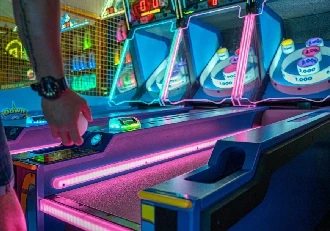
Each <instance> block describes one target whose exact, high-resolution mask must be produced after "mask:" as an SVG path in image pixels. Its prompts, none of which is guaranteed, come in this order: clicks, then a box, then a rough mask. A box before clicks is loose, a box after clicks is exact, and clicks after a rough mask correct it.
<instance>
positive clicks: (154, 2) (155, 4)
mask: <svg viewBox="0 0 330 231" xmlns="http://www.w3.org/2000/svg"><path fill="white" fill-rule="evenodd" d="M152 7H153V8H154V9H157V8H158V7H159V0H152Z"/></svg>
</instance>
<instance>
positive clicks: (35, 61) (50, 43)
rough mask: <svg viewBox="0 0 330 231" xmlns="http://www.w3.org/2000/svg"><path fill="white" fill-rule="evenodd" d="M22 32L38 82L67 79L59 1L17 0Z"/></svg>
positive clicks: (23, 41)
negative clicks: (63, 59)
mask: <svg viewBox="0 0 330 231" xmlns="http://www.w3.org/2000/svg"><path fill="white" fill-rule="evenodd" d="M13 7H14V14H15V19H16V24H17V27H18V33H19V36H20V39H21V41H22V44H23V46H24V47H25V49H26V51H27V54H28V56H29V59H30V62H31V64H32V67H33V70H34V72H35V74H36V77H37V80H39V81H40V78H41V77H45V76H49V75H50V76H53V77H55V78H62V77H63V76H64V70H63V62H62V53H61V39H60V38H61V37H60V36H61V35H60V12H61V11H60V1H59V0H13Z"/></svg>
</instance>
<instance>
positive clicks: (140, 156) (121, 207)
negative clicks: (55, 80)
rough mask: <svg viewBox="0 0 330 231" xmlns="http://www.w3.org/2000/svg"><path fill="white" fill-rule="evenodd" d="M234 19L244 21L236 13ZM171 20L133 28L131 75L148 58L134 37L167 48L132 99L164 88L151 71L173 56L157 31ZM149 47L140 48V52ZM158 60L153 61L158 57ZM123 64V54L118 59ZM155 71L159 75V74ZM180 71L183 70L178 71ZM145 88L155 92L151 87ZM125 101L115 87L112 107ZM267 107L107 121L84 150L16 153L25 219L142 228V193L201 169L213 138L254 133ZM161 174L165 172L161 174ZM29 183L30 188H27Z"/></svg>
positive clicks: (45, 226)
mask: <svg viewBox="0 0 330 231" xmlns="http://www.w3.org/2000/svg"><path fill="white" fill-rule="evenodd" d="M138 4H139V3H138ZM142 4H143V3H142ZM237 13H238V10H237ZM237 15H238V14H237ZM235 20H241V19H238V18H237V16H236V18H235ZM172 21H173V19H171V20H165V21H164V22H163V21H159V22H154V23H151V24H150V25H141V26H140V27H141V28H144V29H143V30H141V31H140V29H139V28H140V27H136V28H134V27H133V29H132V30H135V33H133V32H132V33H133V35H134V37H133V38H132V39H131V40H129V41H127V42H125V46H127V49H128V48H130V50H129V51H130V52H131V51H132V52H131V53H130V55H131V57H132V61H133V62H132V66H131V67H133V68H134V71H135V72H134V75H137V74H136V73H139V75H140V72H141V71H140V68H135V66H134V65H141V66H142V64H143V63H142V60H145V59H146V57H142V58H140V59H137V58H134V57H135V56H134V54H135V53H137V54H139V52H141V50H139V49H141V48H139V43H137V45H136V44H135V43H136V39H141V40H142V41H144V40H145V39H146V40H147V41H149V42H148V44H154V43H155V44H157V45H159V46H160V47H162V49H164V50H163V53H162V54H163V58H162V59H158V62H157V65H156V64H153V68H154V69H153V70H149V72H146V70H148V68H147V67H144V66H142V67H143V68H141V70H144V72H141V77H140V80H139V78H137V81H136V82H137V85H138V84H139V81H142V83H144V84H142V86H141V90H140V91H139V90H138V89H134V91H132V92H130V91H127V92H125V93H126V94H131V95H133V96H134V95H138V96H139V97H133V98H132V100H131V101H133V102H141V101H142V100H146V101H148V102H150V103H152V102H156V101H155V100H154V99H155V98H153V97H151V96H153V95H156V94H157V95H158V94H159V93H160V90H161V89H160V88H159V87H158V86H157V78H158V74H157V75H156V74H154V73H160V72H162V71H163V69H164V68H162V69H160V68H159V67H160V66H162V65H161V63H162V62H164V60H165V59H166V58H167V55H168V54H167V53H165V52H164V51H165V47H166V46H165V45H166V44H168V39H166V38H168V37H163V36H159V35H160V34H161V32H162V33H167V31H166V30H165V29H162V30H160V29H157V28H158V27H160V26H164V25H166V26H168V24H170V25H172V24H173V22H172ZM220 23H221V19H220ZM156 24H159V25H157V26H156ZM154 31H158V34H154V33H155V32H154ZM175 34H177V31H175V33H174V35H175ZM150 40H151V41H150ZM153 40H156V41H153ZM173 44H176V43H173ZM125 46H124V49H123V51H125ZM145 46H146V45H145V44H142V46H141V47H145ZM173 49H174V48H173ZM173 49H170V50H173ZM126 52H128V50H127V51H126ZM141 53H142V52H141ZM140 55H141V54H140ZM153 57H154V59H156V55H154V56H153ZM169 58H171V57H169ZM124 59H126V54H125V53H124V55H122V60H121V61H123V60H124ZM135 62H136V63H137V64H135ZM186 62H187V61H186V60H180V59H178V61H177V63H176V68H177V69H181V68H182V67H184V64H185V63H186ZM121 63H122V64H123V66H122V67H120V68H119V70H123V69H124V68H125V67H128V66H129V65H128V64H127V65H126V63H125V62H121ZM144 65H145V64H144ZM158 68H159V71H156V70H157V69H158ZM127 69H128V68H127ZM164 72H165V73H166V72H167V73H171V74H172V70H171V71H169V70H167V68H166V69H165V70H164ZM182 72H183V68H182V69H181V70H180V72H177V73H178V74H181V73H182ZM120 73H122V71H120V72H118V75H117V76H116V78H118V79H119V77H120ZM145 73H149V74H150V75H151V76H152V77H153V76H154V77H153V78H151V79H152V80H153V81H152V82H153V84H147V82H148V80H150V78H149V79H142V77H144V76H149V74H148V75H145ZM183 74H184V73H183ZM173 76H174V75H170V76H169V75H167V76H164V77H166V78H172V77H173ZM175 76H177V75H175ZM161 77H162V76H161ZM164 77H162V78H164ZM143 81H144V82H143ZM164 81H167V79H164ZM176 81H177V80H174V81H173V82H172V83H176ZM188 83H190V82H188ZM147 85H148V86H150V88H151V90H152V91H151V90H148V89H149V87H147ZM178 85H180V84H179V83H178V84H177V85H176V84H174V85H173V86H172V87H171V90H172V89H173V91H175V90H176V89H178V91H177V92H180V88H179V87H177V88H176V86H178ZM137 93H138V94H137ZM173 95H175V93H173ZM173 95H171V96H173ZM120 97H122V95H121V94H120V91H119V90H118V89H113V95H111V99H112V102H113V103H117V101H116V100H118V99H119V98H120ZM180 97H182V96H180ZM134 100H135V101H134ZM118 102H119V101H118ZM264 110H266V108H242V109H241V108H227V109H223V110H207V111H195V112H193V113H186V114H181V115H177V116H165V117H159V118H150V119H146V120H141V121H140V124H138V125H137V126H136V127H135V129H129V131H123V130H121V129H122V128H123V127H122V126H120V125H119V124H115V123H114V124H110V127H95V128H91V129H90V130H89V132H87V133H86V134H85V137H84V138H85V139H84V140H85V143H84V145H83V146H81V147H67V148H64V147H58V148H49V149H41V150H38V151H34V152H27V153H23V154H21V155H17V156H15V158H16V159H15V161H17V162H18V163H19V164H17V166H19V167H18V168H17V174H16V175H17V176H18V177H17V182H18V183H17V184H18V185H19V187H18V191H17V192H18V195H20V197H21V203H22V205H23V207H24V205H25V207H24V208H25V212H26V215H27V217H32V218H31V219H28V222H29V227H33V226H37V227H38V228H39V230H52V229H55V228H56V230H64V229H65V227H66V226H67V225H68V224H66V223H69V224H71V225H74V226H78V227H80V228H82V229H84V230H95V229H97V228H100V227H103V228H104V229H108V230H117V229H119V230H139V228H140V202H139V198H138V197H137V192H138V191H139V190H141V189H143V188H146V187H151V186H152V185H155V184H158V183H161V182H164V181H166V180H168V179H170V178H172V177H174V176H177V175H181V174H183V173H185V172H189V171H191V170H193V169H195V168H198V167H199V166H202V165H204V164H205V163H206V162H207V160H208V158H209V157H210V154H211V152H210V150H209V149H210V148H212V147H213V146H214V143H215V141H216V140H218V139H219V138H221V137H223V136H228V135H230V134H233V133H237V132H241V131H244V130H246V129H248V130H249V129H252V128H254V125H253V124H254V122H253V121H254V120H255V118H257V116H258V115H259V113H260V112H262V111H264ZM123 122H124V124H125V125H126V124H127V126H129V125H132V126H135V125H136V121H129V120H126V121H123ZM111 125H113V126H111ZM117 125H118V126H117ZM204 150H205V152H203V151H204ZM191 154H196V155H191ZM160 172H162V174H159V173H160ZM26 179H27V181H28V180H30V182H32V183H31V184H27V183H25V182H26ZM31 179H32V180H31ZM27 185H31V188H32V190H31V191H29V194H28V193H27V192H26V190H25V189H26V188H27ZM93 188H94V189H97V190H96V191H95V190H93ZM111 190H113V191H111ZM36 201H38V203H36ZM29 206H31V207H29ZM35 217H36V218H35ZM35 221H36V222H37V223H35ZM118 227H120V228H118Z"/></svg>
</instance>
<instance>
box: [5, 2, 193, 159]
mask: <svg viewBox="0 0 330 231" xmlns="http://www.w3.org/2000/svg"><path fill="white" fill-rule="evenodd" d="M91 5H93V7H92V6H91ZM0 6H1V10H0V15H1V18H0V21H1V25H0V27H1V34H0V36H1V43H0V45H1V50H2V52H1V57H2V58H1V67H0V70H1V72H0V74H1V76H0V85H1V91H0V96H1V98H2V99H3V100H1V102H0V110H1V117H2V119H3V120H4V126H5V131H6V135H7V139H8V141H9V142H8V143H9V147H10V150H11V153H12V154H14V153H19V152H22V151H27V150H34V149H39V148H42V147H47V146H55V145H57V144H59V141H58V140H56V139H54V138H52V136H51V134H50V131H49V128H48V126H47V125H46V121H45V119H44V117H43V115H42V112H41V108H40V97H38V96H37V94H36V93H35V92H32V91H31V89H30V87H29V85H30V84H31V83H33V82H35V77H34V74H33V71H32V70H31V66H30V63H29V60H28V58H27V55H26V52H25V50H24V47H23V46H22V44H21V42H20V41H19V38H18V35H17V32H16V27H15V24H14V19H13V13H12V5H11V3H10V1H1V3H0ZM61 8H62V18H61V30H62V53H63V61H64V67H65V74H66V77H67V79H68V83H69V85H70V87H71V88H72V89H73V90H75V91H76V92H78V93H80V94H81V95H82V96H83V97H84V98H85V99H86V100H87V102H88V104H89V105H90V107H91V109H92V113H93V118H94V121H93V122H92V123H90V126H97V125H102V124H107V123H108V120H109V118H114V117H120V116H124V117H125V116H134V117H136V118H138V119H143V118H149V117H152V116H160V115H170V114H174V113H180V112H185V111H188V110H189V109H191V108H189V107H186V108H183V107H166V108H159V107H158V108H147V109H144V110H140V109H138V108H137V107H132V106H129V105H119V106H114V105H111V106H110V105H109V103H108V96H109V92H110V91H109V90H110V87H111V86H112V85H113V84H114V83H113V78H114V76H115V71H116V69H117V66H116V65H115V63H114V60H115V54H116V53H115V52H116V49H119V48H120V46H121V44H120V43H118V42H120V41H118V37H119V36H118V30H120V29H121V27H122V25H123V22H125V12H124V7H123V5H122V4H121V5H120V1H107V2H104V3H103V1H99V2H98V3H96V4H95V3H94V2H93V3H92V2H90V1H82V2H81V1H75V0H71V1H65V2H63V4H62V6H61ZM112 8H113V10H111V9H112ZM111 12H112V13H111ZM124 24H125V23H124ZM121 39H122V40H123V39H125V38H121ZM95 44H99V45H98V46H96V45H95ZM31 71H32V72H31ZM125 82H127V80H126V79H125ZM128 82H129V81H128ZM26 98H29V101H26ZM122 100H125V98H122Z"/></svg>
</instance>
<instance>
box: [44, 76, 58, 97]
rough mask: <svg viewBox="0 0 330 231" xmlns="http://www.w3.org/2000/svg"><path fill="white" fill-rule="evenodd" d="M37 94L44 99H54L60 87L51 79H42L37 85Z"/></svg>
mask: <svg viewBox="0 0 330 231" xmlns="http://www.w3.org/2000/svg"><path fill="white" fill-rule="evenodd" d="M39 87H40V89H39V93H40V95H41V96H43V97H45V98H46V99H56V98H58V96H59V95H60V93H61V91H60V85H59V83H58V82H57V81H56V80H55V78H53V77H46V78H43V79H42V80H41V82H40V85H39Z"/></svg>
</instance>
